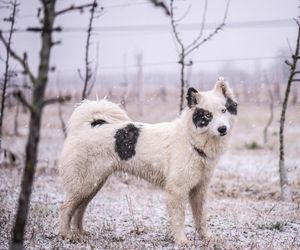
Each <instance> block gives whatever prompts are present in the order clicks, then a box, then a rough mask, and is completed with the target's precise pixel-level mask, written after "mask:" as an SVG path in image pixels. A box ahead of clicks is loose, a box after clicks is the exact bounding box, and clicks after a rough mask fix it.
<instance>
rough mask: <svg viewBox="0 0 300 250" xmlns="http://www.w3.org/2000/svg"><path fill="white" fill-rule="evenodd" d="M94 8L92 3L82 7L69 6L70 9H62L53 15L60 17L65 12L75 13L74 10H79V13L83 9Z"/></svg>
mask: <svg viewBox="0 0 300 250" xmlns="http://www.w3.org/2000/svg"><path fill="white" fill-rule="evenodd" d="M93 6H94V3H89V4H83V5H78V6H76V5H71V6H70V7H68V8H65V9H62V10H60V11H57V12H56V13H55V17H57V16H59V15H61V14H64V13H66V12H70V11H75V10H79V11H81V12H82V11H83V10H84V9H85V8H88V7H93Z"/></svg>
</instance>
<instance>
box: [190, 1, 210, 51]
mask: <svg viewBox="0 0 300 250" xmlns="http://www.w3.org/2000/svg"><path fill="white" fill-rule="evenodd" d="M207 5H208V1H207V0H205V3H204V9H203V13H202V15H203V17H202V23H201V27H200V32H199V35H198V36H197V37H196V39H195V40H194V41H193V42H192V43H191V44H190V45H188V46H187V47H186V49H187V50H188V49H190V48H191V47H193V46H194V45H196V44H197V42H198V41H199V40H200V39H201V37H202V35H203V31H204V27H205V21H206V13H207Z"/></svg>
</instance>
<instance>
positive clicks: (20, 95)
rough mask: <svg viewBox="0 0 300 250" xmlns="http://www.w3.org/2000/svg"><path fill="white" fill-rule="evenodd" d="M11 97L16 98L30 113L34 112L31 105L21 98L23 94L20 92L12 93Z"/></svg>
mask: <svg viewBox="0 0 300 250" xmlns="http://www.w3.org/2000/svg"><path fill="white" fill-rule="evenodd" d="M13 96H14V97H16V98H17V99H18V100H19V101H20V102H21V103H22V104H23V105H24V106H25V107H26V108H27V109H29V110H30V111H31V112H32V113H34V112H35V110H34V108H33V107H32V105H31V104H29V103H28V102H27V100H26V98H25V97H24V96H23V93H22V92H21V91H20V90H18V91H15V92H13Z"/></svg>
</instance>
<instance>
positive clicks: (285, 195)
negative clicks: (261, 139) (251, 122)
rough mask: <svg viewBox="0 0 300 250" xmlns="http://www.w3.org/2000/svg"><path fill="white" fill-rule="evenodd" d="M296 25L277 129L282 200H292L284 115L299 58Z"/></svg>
mask: <svg viewBox="0 0 300 250" xmlns="http://www.w3.org/2000/svg"><path fill="white" fill-rule="evenodd" d="M297 25H298V37H297V43H296V49H295V54H293V55H292V60H293V61H292V63H290V62H288V61H286V63H287V64H288V65H289V66H290V75H289V78H288V82H287V86H286V90H285V94H284V100H283V103H282V110H281V116H280V129H279V175H280V186H281V199H282V200H284V201H291V200H292V193H291V188H290V186H289V183H288V179H287V174H286V168H285V162H284V124H285V115H286V109H287V105H288V99H289V95H290V91H291V86H292V82H293V81H295V79H294V76H295V70H296V68H297V62H298V59H299V45H300V23H299V21H297Z"/></svg>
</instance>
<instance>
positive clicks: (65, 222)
mask: <svg viewBox="0 0 300 250" xmlns="http://www.w3.org/2000/svg"><path fill="white" fill-rule="evenodd" d="M82 199H83V196H82V195H81V194H78V193H77V194H76V193H72V194H67V198H66V200H65V201H64V203H63V204H62V205H61V207H60V222H59V234H60V235H61V236H62V237H64V238H72V234H71V226H70V223H71V219H72V215H73V214H74V212H75V210H76V209H77V208H78V207H79V205H80V203H81V202H82Z"/></svg>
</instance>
